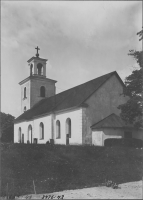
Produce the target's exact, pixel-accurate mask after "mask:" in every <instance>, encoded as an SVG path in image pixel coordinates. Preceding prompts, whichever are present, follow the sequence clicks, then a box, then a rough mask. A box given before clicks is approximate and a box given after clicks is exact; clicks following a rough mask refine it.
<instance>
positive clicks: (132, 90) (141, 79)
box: [118, 30, 143, 128]
mask: <svg viewBox="0 0 143 200" xmlns="http://www.w3.org/2000/svg"><path fill="white" fill-rule="evenodd" d="M137 35H139V37H140V39H139V40H142V39H143V30H141V31H140V32H138V33H137ZM128 55H130V56H133V58H134V59H135V60H136V62H137V63H138V65H139V69H136V70H133V71H132V74H131V75H129V76H127V77H126V79H125V86H126V87H125V89H124V91H123V94H124V95H126V96H128V97H129V100H128V101H127V102H126V103H125V104H122V105H120V106H119V107H118V108H119V109H121V118H122V119H123V120H125V121H126V122H127V123H132V124H134V126H135V127H137V128H139V127H143V51H134V50H130V51H129V54H128Z"/></svg>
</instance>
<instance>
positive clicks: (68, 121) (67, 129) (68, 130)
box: [66, 118, 71, 138]
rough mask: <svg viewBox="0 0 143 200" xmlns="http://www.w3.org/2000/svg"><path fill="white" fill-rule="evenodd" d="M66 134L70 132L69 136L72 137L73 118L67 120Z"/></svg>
mask: <svg viewBox="0 0 143 200" xmlns="http://www.w3.org/2000/svg"><path fill="white" fill-rule="evenodd" d="M66 134H68V135H69V138H71V119H70V118H68V119H67V120H66Z"/></svg>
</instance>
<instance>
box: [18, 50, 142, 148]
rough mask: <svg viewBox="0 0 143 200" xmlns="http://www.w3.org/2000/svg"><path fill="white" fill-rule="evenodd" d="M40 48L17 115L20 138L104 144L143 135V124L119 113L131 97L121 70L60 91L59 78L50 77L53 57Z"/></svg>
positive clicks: (32, 60)
mask: <svg viewBox="0 0 143 200" xmlns="http://www.w3.org/2000/svg"><path fill="white" fill-rule="evenodd" d="M36 49H37V54H36V56H35V57H32V58H30V59H29V60H28V61H27V62H28V66H29V70H30V76H29V77H27V78H26V79H24V80H22V81H21V82H20V83H19V84H20V86H21V115H20V116H19V117H18V118H16V119H15V123H14V142H15V143H38V144H46V143H47V142H51V143H54V144H65V145H84V144H90V145H97V146H104V141H105V139H107V138H122V137H127V138H130V137H135V138H140V139H143V134H141V132H140V131H139V130H136V129H134V128H133V126H132V125H127V124H125V122H123V121H122V120H121V118H120V117H119V115H120V110H119V109H118V108H117V107H118V106H119V105H120V104H123V103H125V102H126V101H127V98H128V97H124V96H123V95H122V93H123V88H124V87H125V85H124V83H123V82H122V80H121V78H120V77H119V75H118V74H117V72H116V71H114V72H111V73H108V74H105V75H103V76H100V77H98V78H95V79H93V80H91V81H88V82H86V83H84V84H81V85H78V86H76V87H73V88H71V89H68V90H66V91H64V92H61V93H58V94H56V82H57V81H56V80H52V79H50V78H47V77H46V62H47V59H43V58H40V57H39V53H38V50H39V48H38V47H37V48H36Z"/></svg>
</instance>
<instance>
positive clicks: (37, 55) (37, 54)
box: [35, 46, 40, 57]
mask: <svg viewBox="0 0 143 200" xmlns="http://www.w3.org/2000/svg"><path fill="white" fill-rule="evenodd" d="M35 49H37V53H36V57H39V53H38V50H40V49H39V48H38V46H37V47H36V48H35Z"/></svg>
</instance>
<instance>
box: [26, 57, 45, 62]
mask: <svg viewBox="0 0 143 200" xmlns="http://www.w3.org/2000/svg"><path fill="white" fill-rule="evenodd" d="M32 60H40V61H48V59H44V58H39V57H34V56H33V57H32V58H30V59H29V60H28V61H27V62H28V63H30V62H31V61H32Z"/></svg>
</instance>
